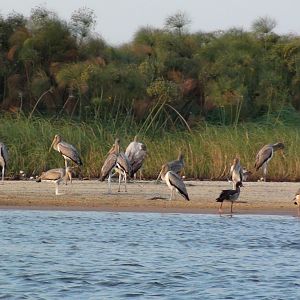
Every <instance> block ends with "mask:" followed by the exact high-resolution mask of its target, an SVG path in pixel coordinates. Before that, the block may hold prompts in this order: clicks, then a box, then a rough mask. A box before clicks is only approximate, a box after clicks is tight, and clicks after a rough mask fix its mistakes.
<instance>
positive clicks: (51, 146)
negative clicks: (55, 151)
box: [49, 138, 55, 152]
mask: <svg viewBox="0 0 300 300" xmlns="http://www.w3.org/2000/svg"><path fill="white" fill-rule="evenodd" d="M54 142H55V138H54V139H53V141H52V144H51V146H50V148H49V152H50V151H51V149H52V147H53V145H54Z"/></svg>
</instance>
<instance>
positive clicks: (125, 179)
mask: <svg viewBox="0 0 300 300" xmlns="http://www.w3.org/2000/svg"><path fill="white" fill-rule="evenodd" d="M124 181H125V192H127V185H126V184H127V175H126V172H125V173H124Z"/></svg>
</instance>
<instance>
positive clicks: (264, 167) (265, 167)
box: [262, 163, 267, 181]
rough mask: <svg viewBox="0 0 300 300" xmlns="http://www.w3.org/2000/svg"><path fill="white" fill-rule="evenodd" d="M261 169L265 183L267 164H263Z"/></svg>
mask: <svg viewBox="0 0 300 300" xmlns="http://www.w3.org/2000/svg"><path fill="white" fill-rule="evenodd" d="M262 168H263V179H264V181H267V164H266V163H264V164H263V166H262Z"/></svg>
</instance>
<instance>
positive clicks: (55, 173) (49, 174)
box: [36, 167, 72, 195]
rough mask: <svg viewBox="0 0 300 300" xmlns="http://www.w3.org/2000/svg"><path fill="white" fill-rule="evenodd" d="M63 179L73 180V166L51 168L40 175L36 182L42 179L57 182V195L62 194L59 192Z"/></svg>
mask: <svg viewBox="0 0 300 300" xmlns="http://www.w3.org/2000/svg"><path fill="white" fill-rule="evenodd" d="M63 180H66V181H67V180H70V181H71V182H72V171H71V168H69V167H67V168H66V169H64V168H59V169H51V170H48V171H46V172H43V173H42V175H41V176H39V177H38V178H37V180H36V182H41V181H49V182H54V183H55V195H62V194H60V193H59V192H58V186H59V184H60V183H61V182H62V181H63Z"/></svg>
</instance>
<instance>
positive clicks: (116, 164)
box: [100, 139, 131, 193]
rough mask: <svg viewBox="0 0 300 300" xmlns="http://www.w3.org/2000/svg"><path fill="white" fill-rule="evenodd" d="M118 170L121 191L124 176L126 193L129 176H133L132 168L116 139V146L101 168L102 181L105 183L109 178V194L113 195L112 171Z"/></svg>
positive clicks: (110, 151)
mask: <svg viewBox="0 0 300 300" xmlns="http://www.w3.org/2000/svg"><path fill="white" fill-rule="evenodd" d="M114 169H115V170H116V172H118V173H119V189H118V192H120V186H121V179H122V176H123V177H124V181H125V191H126V192H127V186H126V183H127V175H130V174H131V167H130V163H129V161H128V158H127V157H126V155H125V154H124V153H123V152H120V140H119V139H116V140H115V143H114V145H113V146H112V148H111V149H110V150H109V152H108V156H107V158H106V160H105V161H104V164H103V166H102V168H101V176H100V181H104V180H105V178H106V177H107V176H108V193H111V177H112V171H113V170H114Z"/></svg>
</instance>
